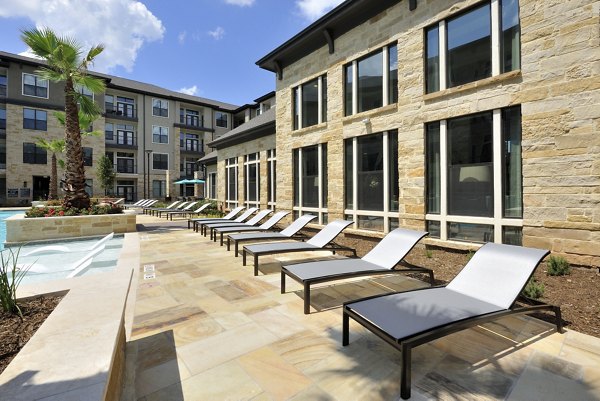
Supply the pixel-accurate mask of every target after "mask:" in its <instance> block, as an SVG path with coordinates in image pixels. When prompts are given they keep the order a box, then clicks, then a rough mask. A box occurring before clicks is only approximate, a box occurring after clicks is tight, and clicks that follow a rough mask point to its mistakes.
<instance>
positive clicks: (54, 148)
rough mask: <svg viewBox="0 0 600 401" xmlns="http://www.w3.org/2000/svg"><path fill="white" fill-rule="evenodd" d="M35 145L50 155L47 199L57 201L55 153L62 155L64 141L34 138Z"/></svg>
mask: <svg viewBox="0 0 600 401" xmlns="http://www.w3.org/2000/svg"><path fill="white" fill-rule="evenodd" d="M36 139H37V142H36V144H37V145H38V146H39V147H41V148H44V149H46V150H47V151H49V152H50V153H52V158H51V170H50V193H49V194H48V199H58V168H57V158H56V154H57V153H63V152H64V151H65V140H64V139H52V140H50V141H47V140H45V139H44V138H36Z"/></svg>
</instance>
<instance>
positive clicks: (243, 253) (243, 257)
mask: <svg viewBox="0 0 600 401" xmlns="http://www.w3.org/2000/svg"><path fill="white" fill-rule="evenodd" d="M235 254H236V256H237V244H236V247H235ZM242 266H246V250H245V249H242Z"/></svg>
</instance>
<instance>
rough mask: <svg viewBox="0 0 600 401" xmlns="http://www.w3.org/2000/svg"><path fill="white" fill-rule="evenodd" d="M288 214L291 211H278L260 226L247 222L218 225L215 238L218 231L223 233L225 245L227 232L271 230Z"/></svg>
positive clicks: (215, 238)
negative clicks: (249, 224) (225, 225)
mask: <svg viewBox="0 0 600 401" xmlns="http://www.w3.org/2000/svg"><path fill="white" fill-rule="evenodd" d="M288 214H290V212H277V213H275V214H274V215H273V216H271V218H270V219H269V220H267V221H265V222H264V223H262V224H261V225H260V226H258V227H257V226H252V227H248V226H247V225H245V224H242V225H237V224H235V225H231V226H227V227H217V228H215V234H214V235H213V239H214V240H215V241H217V233H218V234H221V246H223V236H224V235H225V234H230V233H239V232H244V231H268V230H271V229H272V228H273V227H274V226H275V224H277V223H279V222H280V221H281V219H283V218H284V217H285V216H287V215H288Z"/></svg>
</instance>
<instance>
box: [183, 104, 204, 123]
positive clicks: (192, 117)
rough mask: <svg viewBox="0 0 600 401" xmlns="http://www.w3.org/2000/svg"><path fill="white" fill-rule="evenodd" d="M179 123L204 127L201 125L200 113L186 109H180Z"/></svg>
mask: <svg viewBox="0 0 600 401" xmlns="http://www.w3.org/2000/svg"><path fill="white" fill-rule="evenodd" d="M179 122H180V123H181V124H185V125H190V126H192V127H201V126H202V125H203V124H201V117H200V112H198V111H196V110H188V109H184V108H180V109H179Z"/></svg>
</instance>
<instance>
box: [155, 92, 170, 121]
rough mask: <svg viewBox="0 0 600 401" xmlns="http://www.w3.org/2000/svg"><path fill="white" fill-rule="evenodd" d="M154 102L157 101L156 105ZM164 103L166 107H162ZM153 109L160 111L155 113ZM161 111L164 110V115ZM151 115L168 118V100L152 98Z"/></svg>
mask: <svg viewBox="0 0 600 401" xmlns="http://www.w3.org/2000/svg"><path fill="white" fill-rule="evenodd" d="M155 103H158V106H155ZM165 103H166V106H167V107H164V105H165ZM155 109H158V110H159V111H160V113H159V114H155V113H154V111H155ZM163 111H166V115H163ZM152 116H153V117H161V118H169V101H168V100H165V99H160V98H157V97H153V98H152Z"/></svg>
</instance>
